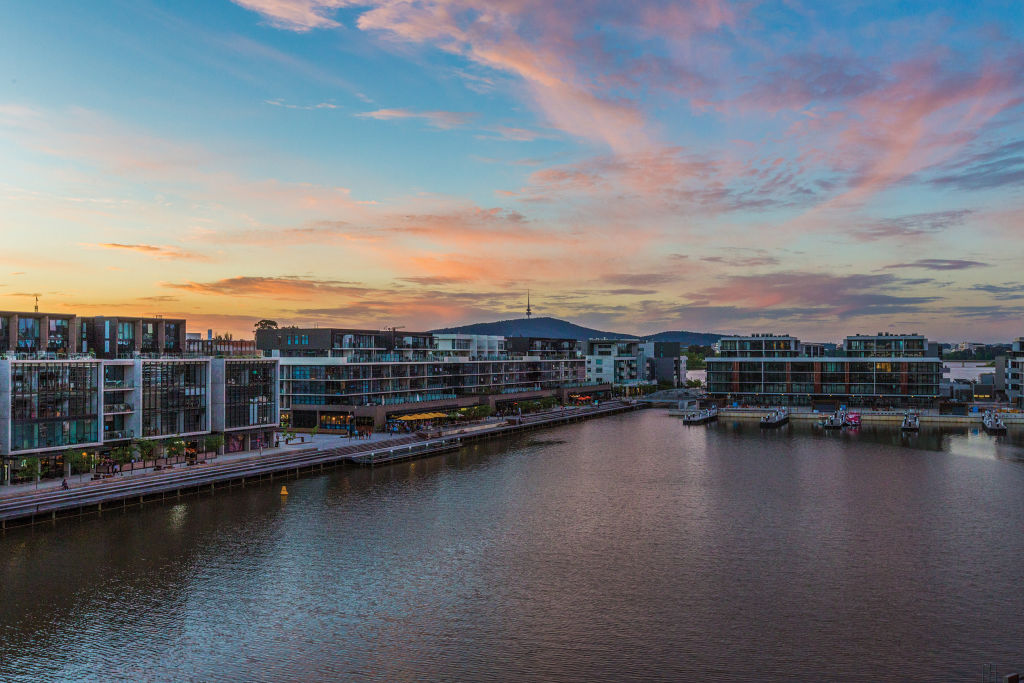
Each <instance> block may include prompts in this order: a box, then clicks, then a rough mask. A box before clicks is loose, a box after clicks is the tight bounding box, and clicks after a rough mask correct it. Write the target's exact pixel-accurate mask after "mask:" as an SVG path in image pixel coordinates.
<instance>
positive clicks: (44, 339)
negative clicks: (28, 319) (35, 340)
mask: <svg viewBox="0 0 1024 683" xmlns="http://www.w3.org/2000/svg"><path fill="white" fill-rule="evenodd" d="M39 350H40V351H49V350H50V316H48V315H44V316H42V317H41V318H39Z"/></svg>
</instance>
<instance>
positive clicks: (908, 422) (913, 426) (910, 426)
mask: <svg viewBox="0 0 1024 683" xmlns="http://www.w3.org/2000/svg"><path fill="white" fill-rule="evenodd" d="M900 429H902V430H903V431H905V432H916V431H917V430H919V429H921V416H920V415H918V414H917V413H912V412H910V411H907V413H906V414H905V415H904V416H903V424H902V425H900Z"/></svg>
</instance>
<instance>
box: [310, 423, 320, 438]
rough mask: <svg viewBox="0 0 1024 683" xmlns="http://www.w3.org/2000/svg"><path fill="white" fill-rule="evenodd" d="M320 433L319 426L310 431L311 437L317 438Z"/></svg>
mask: <svg viewBox="0 0 1024 683" xmlns="http://www.w3.org/2000/svg"><path fill="white" fill-rule="evenodd" d="M319 433H320V425H317V426H315V427H313V428H312V429H310V430H309V435H310V436H316V435H317V434H319Z"/></svg>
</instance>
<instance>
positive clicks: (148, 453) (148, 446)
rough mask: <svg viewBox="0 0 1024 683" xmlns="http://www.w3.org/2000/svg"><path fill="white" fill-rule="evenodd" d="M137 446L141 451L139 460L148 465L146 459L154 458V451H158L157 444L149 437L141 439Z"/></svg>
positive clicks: (143, 465)
mask: <svg viewBox="0 0 1024 683" xmlns="http://www.w3.org/2000/svg"><path fill="white" fill-rule="evenodd" d="M135 448H136V450H138V451H139V460H141V461H142V467H143V468H145V467H146V461H147V460H151V459H152V458H153V453H154V452H155V451H156V444H155V443H154V442H152V441H150V440H149V439H139V440H138V441H136V442H135Z"/></svg>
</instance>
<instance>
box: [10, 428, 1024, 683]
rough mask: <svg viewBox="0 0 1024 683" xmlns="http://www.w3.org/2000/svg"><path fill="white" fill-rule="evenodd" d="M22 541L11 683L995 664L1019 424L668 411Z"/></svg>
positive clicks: (968, 669)
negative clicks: (702, 415) (730, 417)
mask: <svg viewBox="0 0 1024 683" xmlns="http://www.w3.org/2000/svg"><path fill="white" fill-rule="evenodd" d="M288 488H289V491H290V492H291V495H290V496H288V498H287V499H286V500H282V498H281V497H280V496H279V495H278V489H279V486H278V485H275V486H261V487H254V488H247V489H244V490H237V491H233V492H229V493H223V494H221V493H218V494H217V495H216V496H211V497H203V498H190V499H185V502H182V503H180V504H176V505H152V506H148V507H146V508H144V509H142V510H138V509H136V510H135V511H131V510H129V511H128V512H127V513H114V514H107V515H105V516H104V517H102V518H95V517H94V518H87V519H85V520H81V521H62V522H58V523H57V524H56V525H55V526H52V527H51V526H44V527H37V528H35V529H33V530H19V531H14V532H8V533H7V535H6V536H4V537H2V539H0V594H2V601H0V680H3V681H39V680H83V679H87V680H103V681H106V680H133V681H134V680H202V681H236V680H237V681H253V680H260V681H281V680H332V679H371V680H380V681H406V680H495V681H498V680H524V679H525V680H598V679H606V680H609V679H610V680H620V681H621V680H654V679H658V680H700V681H703V680H716V679H718V680H740V679H743V680H758V681H771V680H802V681H819V680H844V681H877V680H901V681H918V680H920V681H953V680H980V679H981V672H982V666H983V665H984V664H985V663H994V664H996V665H997V669H1001V670H1003V671H1006V670H1008V669H1009V667H1017V668H1022V669H1024V448H1022V447H1021V435H1020V434H1017V433H1012V434H1011V435H1010V436H1009V437H1003V438H1000V439H993V438H992V437H989V436H986V435H984V434H978V433H976V432H968V431H966V430H961V431H959V432H955V431H954V432H950V431H946V432H940V431H928V430H926V431H924V432H922V433H921V434H920V435H918V436H916V437H909V438H904V437H901V435H900V434H899V432H898V431H896V430H891V429H876V430H872V429H867V428H865V429H862V430H861V432H860V433H859V434H850V433H844V434H815V433H813V432H812V431H811V429H810V428H807V427H802V426H791V427H789V428H785V429H783V430H780V431H777V432H768V433H762V432H761V431H760V430H759V428H758V427H757V425H756V424H748V425H739V424H735V423H725V422H723V423H721V424H718V425H712V426H710V427H697V428H695V427H689V428H688V427H685V426H684V425H683V424H682V423H681V422H680V421H679V420H678V419H674V418H669V417H667V416H666V415H665V414H664V411H659V410H650V411H645V412H643V413H639V414H632V415H623V416H619V417H612V418H605V419H601V420H595V421H591V422H587V423H583V424H579V425H573V426H568V427H561V428H556V429H549V430H546V431H540V432H535V433H533V434H532V435H530V436H525V437H522V438H521V439H519V440H517V441H513V442H511V443H493V442H492V443H487V444H481V445H476V446H472V447H469V448H466V449H463V450H462V451H460V452H458V453H453V454H449V455H447V456H438V457H436V458H432V459H428V460H422V461H417V462H414V463H407V464H403V465H399V466H394V467H390V468H384V469H377V470H374V471H369V470H356V469H347V470H338V471H335V472H333V473H331V474H329V475H325V476H322V477H315V478H307V479H301V480H298V481H291V482H289V483H288Z"/></svg>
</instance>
